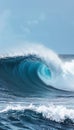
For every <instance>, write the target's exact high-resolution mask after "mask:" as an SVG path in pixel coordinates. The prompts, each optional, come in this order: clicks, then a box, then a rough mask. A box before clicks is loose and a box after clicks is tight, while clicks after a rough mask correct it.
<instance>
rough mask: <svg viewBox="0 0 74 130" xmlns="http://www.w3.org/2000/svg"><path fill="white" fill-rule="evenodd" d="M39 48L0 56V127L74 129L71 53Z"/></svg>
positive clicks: (73, 60) (73, 62)
mask: <svg viewBox="0 0 74 130" xmlns="http://www.w3.org/2000/svg"><path fill="white" fill-rule="evenodd" d="M42 49H43V50H42ZM42 49H41V51H40V50H36V51H35V52H33V51H31V52H27V53H24V54H20V55H18V54H17V55H15V54H13V55H7V56H1V57H0V130H74V55H57V54H56V53H54V52H53V51H51V50H49V49H45V48H42Z"/></svg>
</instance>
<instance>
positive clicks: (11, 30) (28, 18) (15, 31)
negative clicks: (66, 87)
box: [0, 0, 74, 54]
mask: <svg viewBox="0 0 74 130" xmlns="http://www.w3.org/2000/svg"><path fill="white" fill-rule="evenodd" d="M26 41H27V42H29V44H30V43H32V42H33V43H34V44H36V43H41V44H43V45H45V46H47V47H49V48H51V49H52V50H54V51H56V52H57V53H69V54H74V0H1V1H0V52H4V51H5V50H7V49H10V48H17V47H18V45H20V46H22V47H23V45H24V44H26Z"/></svg>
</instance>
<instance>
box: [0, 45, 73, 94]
mask: <svg viewBox="0 0 74 130" xmlns="http://www.w3.org/2000/svg"><path fill="white" fill-rule="evenodd" d="M73 66H74V61H73V60H72V61H70V62H67V61H63V60H62V59H61V58H60V57H59V56H58V55H57V54H56V53H54V52H53V51H52V50H49V49H47V48H46V47H44V46H32V47H31V48H24V52H22V51H21V53H16V54H15V53H13V54H12V55H8V57H6V56H3V57H2V56H1V58H0V79H2V80H3V81H4V82H7V83H8V86H10V88H11V89H13V88H15V90H16V91H17V90H22V91H25V92H27V93H28V92H32V93H35V92H40V91H44V90H47V91H48V90H49V91H50V88H51V86H53V87H54V88H55V89H60V90H67V91H74V85H73V84H74V70H73ZM60 83H61V84H60ZM11 85H12V86H11ZM14 86H16V87H14ZM16 88H17V89H16Z"/></svg>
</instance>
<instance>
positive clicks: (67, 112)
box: [0, 104, 74, 122]
mask: <svg viewBox="0 0 74 130" xmlns="http://www.w3.org/2000/svg"><path fill="white" fill-rule="evenodd" d="M10 110H16V111H24V110H32V111H35V112H36V113H42V115H43V117H44V118H47V119H50V120H53V121H56V122H63V121H64V120H65V119H67V118H69V119H71V120H72V121H73V122H74V109H71V108H66V107H65V106H61V105H53V104H49V105H47V106H45V105H40V106H35V105H33V104H30V105H28V106H22V105H16V106H15V105H8V106H7V107H6V108H5V109H3V110H1V111H0V113H2V112H8V111H10Z"/></svg>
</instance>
